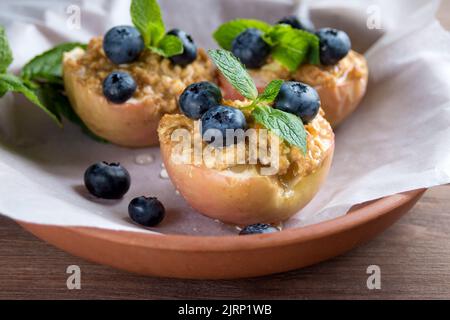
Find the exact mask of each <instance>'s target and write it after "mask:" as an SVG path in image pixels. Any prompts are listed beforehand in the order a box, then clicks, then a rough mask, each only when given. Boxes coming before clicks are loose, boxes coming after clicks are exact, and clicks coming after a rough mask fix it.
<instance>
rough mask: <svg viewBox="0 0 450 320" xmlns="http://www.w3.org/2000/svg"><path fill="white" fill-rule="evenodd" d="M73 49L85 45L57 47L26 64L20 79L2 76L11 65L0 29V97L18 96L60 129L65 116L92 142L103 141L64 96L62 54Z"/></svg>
mask: <svg viewBox="0 0 450 320" xmlns="http://www.w3.org/2000/svg"><path fill="white" fill-rule="evenodd" d="M76 47H81V48H85V47H86V45H83V44H80V43H63V44H61V45H58V46H56V47H55V48H53V49H50V50H48V51H46V52H44V53H42V54H40V55H38V56H37V57H35V58H34V59H32V60H31V61H30V62H28V63H27V64H26V65H25V66H24V67H23V69H22V72H21V75H20V77H17V76H15V75H12V74H9V73H6V69H7V68H8V66H9V64H10V63H11V62H12V53H11V50H10V49H9V44H8V39H7V38H6V36H5V33H4V29H3V27H1V26H0V66H1V68H0V98H1V97H2V96H4V95H5V94H6V93H7V92H16V93H20V94H22V95H23V96H24V97H25V98H27V99H28V100H29V101H30V102H31V103H33V104H35V105H36V106H38V107H39V108H40V109H42V110H43V111H44V112H45V113H46V114H47V115H48V116H49V117H50V118H51V119H52V120H53V121H55V122H56V123H57V124H58V125H59V126H62V118H63V117H65V118H67V119H68V120H70V121H71V122H73V123H75V124H77V125H79V126H80V127H81V129H82V130H83V132H85V133H86V134H87V135H89V136H90V137H92V138H93V139H96V140H97V141H102V142H105V140H103V139H101V138H99V137H97V136H96V135H95V134H94V133H92V132H91V131H89V129H88V128H87V127H86V125H85V124H84V123H83V122H82V121H81V119H80V118H79V117H78V115H77V114H76V113H75V112H74V111H73V109H72V106H71V105H70V102H69V100H68V99H67V96H66V95H65V94H64V86H63V79H62V59H63V54H64V52H67V51H70V50H72V49H74V48H76ZM7 52H9V54H8V53H7ZM5 53H6V54H5Z"/></svg>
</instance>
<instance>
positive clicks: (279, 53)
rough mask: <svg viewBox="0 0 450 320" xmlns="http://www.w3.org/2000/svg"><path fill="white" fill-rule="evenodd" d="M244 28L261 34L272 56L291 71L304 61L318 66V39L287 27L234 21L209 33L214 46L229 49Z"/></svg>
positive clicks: (245, 20) (240, 20)
mask: <svg viewBox="0 0 450 320" xmlns="http://www.w3.org/2000/svg"><path fill="white" fill-rule="evenodd" d="M248 28H256V29H259V30H261V31H262V32H263V35H262V37H263V39H264V41H265V42H266V43H267V44H268V45H270V46H271V48H272V52H271V53H272V57H273V58H274V60H276V61H278V62H279V63H280V64H282V65H283V66H285V67H286V68H288V69H289V70H290V71H291V72H293V71H295V70H297V68H298V67H299V66H300V65H301V64H302V63H305V62H308V63H312V64H319V63H320V58H319V54H320V52H319V38H318V37H317V36H316V35H315V34H312V33H309V32H307V31H304V30H298V29H294V28H292V27H291V26H290V25H287V24H279V25H275V26H271V25H269V24H267V23H265V22H263V21H259V20H247V19H235V20H231V21H229V22H227V23H224V24H223V25H221V26H220V27H219V28H218V29H217V30H216V31H215V32H214V34H213V36H214V39H215V40H216V41H217V43H218V44H219V45H220V46H221V47H222V48H224V49H226V50H231V47H232V42H233V40H234V39H235V38H236V37H237V36H238V35H239V34H240V33H242V32H243V31H245V30H246V29H248Z"/></svg>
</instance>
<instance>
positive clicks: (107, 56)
mask: <svg viewBox="0 0 450 320" xmlns="http://www.w3.org/2000/svg"><path fill="white" fill-rule="evenodd" d="M141 2H142V3H144V2H147V1H133V3H132V7H131V8H132V9H131V13H132V16H133V13H134V11H133V8H135V7H136V8H137V7H138V3H141ZM150 2H154V1H153V0H152V1H150ZM154 8H158V7H157V6H154ZM136 10H137V9H136ZM158 10H159V9H158ZM153 15H154V16H158V17H160V13H159V11H158V12H154V13H153ZM133 17H134V16H133ZM138 17H140V15H136V17H134V18H133V22H134V23H135V25H136V27H132V26H117V27H114V28H112V29H111V30H109V31H108V32H107V33H106V35H105V36H104V37H103V38H101V37H98V38H94V39H92V40H91V41H90V42H89V44H88V46H87V48H86V49H81V48H75V49H73V50H71V51H69V52H66V53H65V54H64V58H63V78H64V85H65V90H66V93H67V96H68V98H69V100H70V102H71V105H72V107H73V110H74V111H75V112H76V114H77V115H78V116H79V117H80V118H81V120H82V121H83V122H84V124H85V125H86V126H87V127H88V128H89V129H90V130H91V131H92V132H93V133H94V134H96V135H98V136H100V137H102V138H104V139H106V140H108V141H110V142H113V143H115V144H118V145H122V146H127V147H144V146H151V145H155V144H157V143H158V138H157V133H156V129H157V126H158V122H159V120H160V118H161V117H162V115H163V114H166V113H175V112H177V97H178V96H179V95H180V94H181V92H182V90H183V89H184V88H185V87H186V85H188V84H190V83H192V82H198V81H201V80H212V79H213V74H214V73H213V68H212V64H211V63H210V61H209V59H208V58H207V56H206V53H205V52H204V51H203V50H202V49H197V47H196V45H195V43H194V41H193V40H192V38H191V37H190V36H189V35H188V34H187V33H186V32H184V31H182V30H179V29H173V30H171V31H169V32H167V33H165V34H164V25H163V24H162V20H161V19H160V18H159V24H160V25H159V28H157V29H156V31H158V32H156V31H155V30H153V31H152V32H149V31H148V30H146V31H142V30H139V26H140V25H141V24H142V23H147V22H145V21H144V22H139V21H137V20H138ZM148 18H149V19H150V18H151V17H148ZM153 18H154V17H153ZM157 21H158V19H157ZM147 24H148V25H149V26H152V25H153V22H148V23H147Z"/></svg>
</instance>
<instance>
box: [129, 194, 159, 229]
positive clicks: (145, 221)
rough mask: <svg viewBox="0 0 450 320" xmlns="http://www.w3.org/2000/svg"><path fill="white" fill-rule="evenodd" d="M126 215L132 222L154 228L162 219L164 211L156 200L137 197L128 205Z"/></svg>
mask: <svg viewBox="0 0 450 320" xmlns="http://www.w3.org/2000/svg"><path fill="white" fill-rule="evenodd" d="M128 214H129V216H130V218H131V220H133V221H134V222H136V223H138V224H140V225H143V226H146V227H154V226H156V225H158V224H159V223H160V222H161V221H162V220H163V219H164V216H165V215H166V210H165V209H164V206H163V204H162V203H161V202H160V201H159V200H158V199H157V198H153V197H150V198H147V197H138V198H134V199H133V200H131V202H130V204H129V205H128Z"/></svg>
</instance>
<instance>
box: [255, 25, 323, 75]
mask: <svg viewBox="0 0 450 320" xmlns="http://www.w3.org/2000/svg"><path fill="white" fill-rule="evenodd" d="M263 39H264V41H266V42H267V43H268V44H269V45H270V46H272V56H273V58H274V59H275V60H276V61H278V62H279V63H281V64H282V65H284V66H285V67H286V68H288V69H289V70H290V71H295V70H297V68H298V67H299V66H300V64H302V63H304V62H305V61H307V62H309V63H312V64H319V63H320V57H319V55H320V52H319V38H318V37H317V36H316V35H314V34H312V33H309V32H306V31H304V30H298V29H294V28H292V27H291V26H289V25H286V24H281V25H276V26H274V27H273V28H272V30H270V31H269V32H268V33H266V34H264V35H263Z"/></svg>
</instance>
